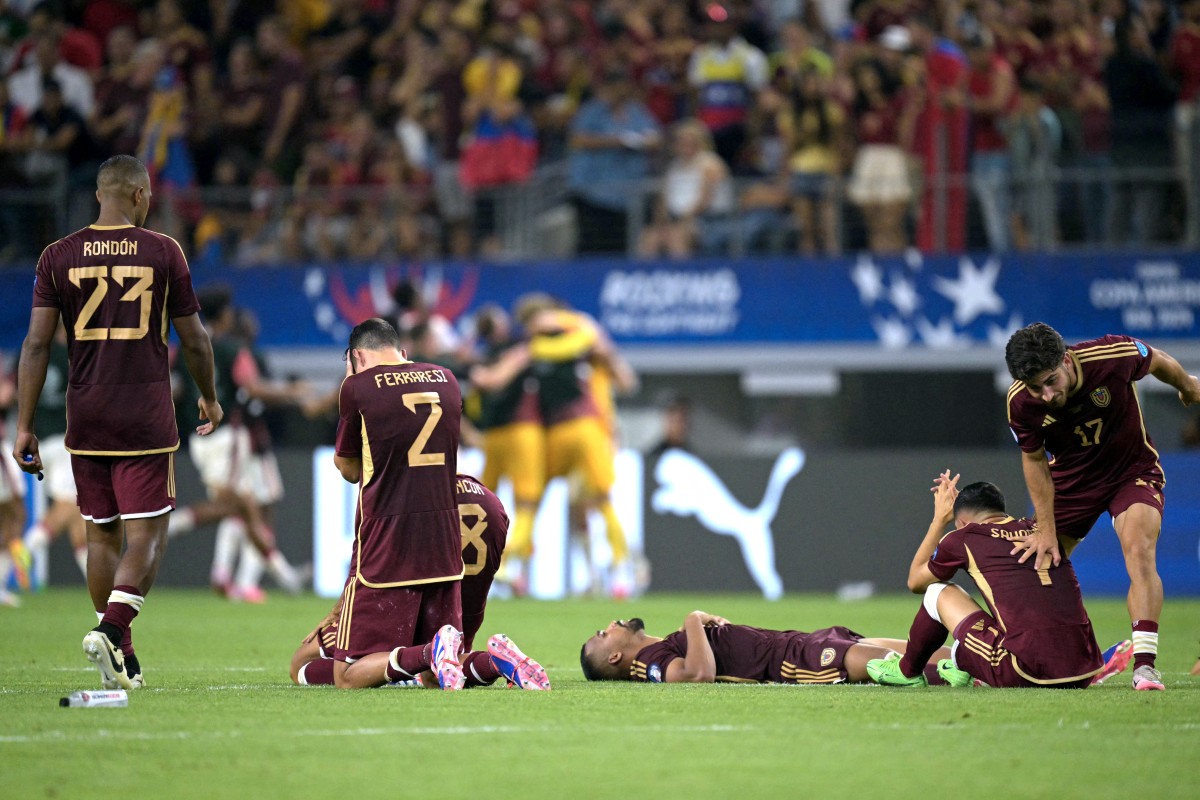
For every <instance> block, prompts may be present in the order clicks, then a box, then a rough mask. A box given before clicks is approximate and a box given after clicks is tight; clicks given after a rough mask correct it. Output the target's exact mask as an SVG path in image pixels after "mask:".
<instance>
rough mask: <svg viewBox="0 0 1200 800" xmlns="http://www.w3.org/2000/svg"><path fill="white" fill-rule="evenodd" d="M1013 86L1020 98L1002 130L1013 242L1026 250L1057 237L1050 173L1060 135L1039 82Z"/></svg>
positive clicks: (1055, 160) (1047, 242) (1058, 151)
mask: <svg viewBox="0 0 1200 800" xmlns="http://www.w3.org/2000/svg"><path fill="white" fill-rule="evenodd" d="M1017 86H1018V91H1019V94H1020V99H1019V102H1018V103H1017V109H1016V111H1015V112H1014V114H1013V116H1012V117H1011V118H1010V121H1009V125H1008V129H1007V131H1006V135H1007V137H1008V146H1009V151H1010V152H1011V153H1012V166H1013V169H1012V175H1013V242H1014V244H1015V246H1016V247H1017V249H1019V250H1029V249H1031V248H1033V247H1037V246H1040V247H1047V246H1049V245H1050V244H1051V243H1052V242H1053V241H1054V240H1055V238H1056V236H1057V229H1056V225H1055V220H1056V218H1057V215H1056V211H1055V203H1054V199H1055V194H1054V188H1053V186H1052V185H1051V184H1050V171H1051V170H1052V169H1053V168H1054V164H1055V163H1056V162H1057V160H1058V156H1059V153H1060V152H1061V151H1062V138H1063V134H1062V126H1061V125H1060V124H1059V121H1058V116H1057V115H1056V114H1055V113H1054V112H1053V111H1052V110H1051V109H1050V107H1049V106H1048V105H1046V101H1045V96H1044V94H1043V91H1042V85H1041V83H1039V82H1038V81H1037V80H1035V79H1033V78H1022V79H1020V80H1019V81H1018V84H1017Z"/></svg>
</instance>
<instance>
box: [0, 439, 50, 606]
mask: <svg viewBox="0 0 1200 800" xmlns="http://www.w3.org/2000/svg"><path fill="white" fill-rule="evenodd" d="M0 447H3V448H4V449H3V451H0V461H3V462H4V465H3V466H0V503H7V502H9V501H10V500H20V499H21V498H22V497H24V496H25V473H24V472H22V471H21V468H20V467H18V466H17V462H16V461H14V460H13V457H12V451H13V446H12V442H9V441H4V442H3V443H0ZM38 450H39V451H40V450H41V444H40V443H39V445H38ZM2 588H4V587H3V586H0V589H2Z"/></svg>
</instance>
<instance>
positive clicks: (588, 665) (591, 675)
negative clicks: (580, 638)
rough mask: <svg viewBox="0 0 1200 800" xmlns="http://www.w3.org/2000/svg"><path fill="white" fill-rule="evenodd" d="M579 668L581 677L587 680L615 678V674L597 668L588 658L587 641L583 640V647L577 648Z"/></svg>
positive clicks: (609, 679)
mask: <svg viewBox="0 0 1200 800" xmlns="http://www.w3.org/2000/svg"><path fill="white" fill-rule="evenodd" d="M579 668H580V669H582V670H583V677H584V678H586V679H588V680H589V681H611V680H616V676H615V675H613V674H611V673H609V672H604V671H602V670H600V669H598V668H597V666H596V664H595V663H594V662H593V661H592V660H591V659H590V658H588V654H587V642H584V643H583V647H581V648H579Z"/></svg>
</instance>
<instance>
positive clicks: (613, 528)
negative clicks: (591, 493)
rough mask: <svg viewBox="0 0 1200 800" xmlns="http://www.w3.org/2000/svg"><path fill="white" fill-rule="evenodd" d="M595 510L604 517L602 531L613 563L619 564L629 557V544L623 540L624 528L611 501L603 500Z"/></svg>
mask: <svg viewBox="0 0 1200 800" xmlns="http://www.w3.org/2000/svg"><path fill="white" fill-rule="evenodd" d="M596 510H597V511H599V512H600V513H601V515H603V517H604V531H605V533H606V534H607V535H608V547H609V549H610V550H612V558H613V564H621V563H623V562H624V561H625V559H626V558H628V557H629V545H628V544H626V542H625V528H624V527H623V526H622V525H621V520H619V519H617V511H616V509H615V508H613V505H612V501H610V500H603V501H601V502H600V504H599V505H597V506H596Z"/></svg>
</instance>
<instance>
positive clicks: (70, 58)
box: [9, 2, 104, 77]
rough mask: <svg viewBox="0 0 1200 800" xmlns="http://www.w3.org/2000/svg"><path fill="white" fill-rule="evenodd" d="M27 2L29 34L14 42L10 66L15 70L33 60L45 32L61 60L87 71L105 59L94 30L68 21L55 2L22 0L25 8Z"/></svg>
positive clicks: (92, 69) (98, 66)
mask: <svg viewBox="0 0 1200 800" xmlns="http://www.w3.org/2000/svg"><path fill="white" fill-rule="evenodd" d="M29 5H33V7H32V8H30V9H29V20H28V30H29V35H28V37H26V38H25V39H24V40H22V41H21V42H19V43H18V44H17V46H16V48H15V52H14V54H13V57H12V63H11V65H10V66H9V69H10V70H12V71H14V72H15V71H17V70H20V69H24V68H25V67H28V66H31V65H32V64H34V63H36V62H37V59H38V56H37V53H36V51H37V43H38V41H39V40H40V39H42V38H43V37H46V36H49V37H50V38H52V39H53V40H54V41H55V43H56V45H57V49H58V55H59V58H60V59H61V60H62V61H63V62H65V63H67V64H70V65H71V66H73V67H78V68H79V69H81V70H83V71H84V72H88V73H90V72H94V71H96V70H98V69H100V67H101V65H102V64H103V63H104V46H103V44H102V41H103V40H102V39H100V38H99V37H98V36H97V33H96V32H95V31H92V30H86V29H81V28H76V27H74V26H71V25H68V24H67V22H66V20H65V19H63V15H62V14H61V13H60V12H59V11H58V9H57V8H56V7H55V6H56V5H58V4H56V3H51V2H41V3H36V4H29V3H26V4H25V6H26V7H27V8H28V6H29ZM56 77H57V76H56Z"/></svg>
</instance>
